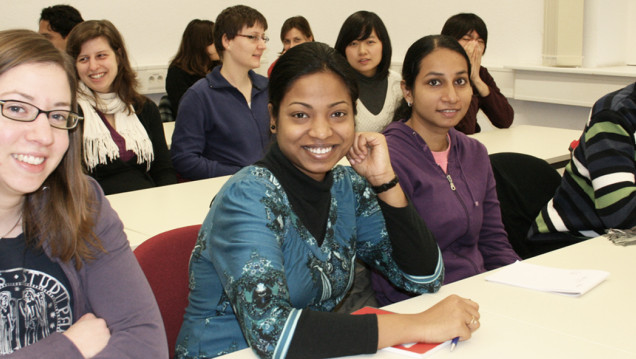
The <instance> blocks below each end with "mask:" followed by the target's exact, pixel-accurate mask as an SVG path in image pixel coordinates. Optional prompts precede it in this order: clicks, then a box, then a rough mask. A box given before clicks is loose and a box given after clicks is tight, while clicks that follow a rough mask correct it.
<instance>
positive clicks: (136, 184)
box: [66, 20, 177, 194]
mask: <svg viewBox="0 0 636 359" xmlns="http://www.w3.org/2000/svg"><path fill="white" fill-rule="evenodd" d="M66 51H67V52H68V53H69V54H70V55H71V57H72V58H73V59H74V60H75V69H76V71H77V76H78V77H79V79H80V83H79V97H78V103H79V105H80V107H81V111H82V113H81V115H82V116H83V117H84V124H83V132H84V164H85V165H86V168H87V169H88V173H89V174H90V175H91V176H93V177H95V179H96V180H97V182H99V184H100V185H101V186H102V188H103V189H104V193H106V194H113V193H120V192H127V191H133V190H138V189H144V188H150V187H155V186H163V185H167V184H173V183H176V182H177V177H176V174H175V172H174V169H173V168H172V163H171V161H170V152H168V145H167V144H166V138H165V135H164V132H163V124H162V122H161V117H160V116H159V110H158V109H157V106H156V105H155V103H154V102H152V101H151V100H150V99H148V98H146V97H145V96H143V95H140V94H139V93H138V92H137V90H136V87H137V80H136V78H135V73H134V71H133V70H132V67H131V66H130V62H129V61H128V55H127V53H126V48H125V46H124V40H123V38H122V37H121V34H120V33H119V31H117V29H116V28H115V26H114V25H113V24H112V23H111V22H110V21H108V20H99V21H98V20H91V21H84V22H83V23H81V24H78V25H76V26H75V28H73V31H71V33H70V34H69V35H68V39H67V43H66Z"/></svg>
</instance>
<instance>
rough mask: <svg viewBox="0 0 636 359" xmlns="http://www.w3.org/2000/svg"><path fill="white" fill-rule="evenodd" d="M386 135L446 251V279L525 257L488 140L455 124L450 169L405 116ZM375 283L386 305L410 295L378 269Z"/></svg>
mask: <svg viewBox="0 0 636 359" xmlns="http://www.w3.org/2000/svg"><path fill="white" fill-rule="evenodd" d="M384 135H385V136H386V140H387V143H388V146H389V154H390V155H391V164H392V166H393V169H394V170H395V172H396V173H397V175H398V177H399V178H400V185H401V186H402V188H403V190H404V193H406V195H407V196H409V198H410V199H411V201H412V202H413V205H414V206H415V208H416V209H417V211H418V213H419V214H420V216H422V218H423V219H424V222H425V223H426V225H427V226H428V228H429V229H430V230H431V231H432V232H433V234H434V235H435V238H436V239H437V244H438V245H439V247H440V249H441V251H442V257H443V259H444V266H445V268H446V277H445V279H444V284H446V283H451V282H454V281H457V280H459V279H463V278H466V277H470V276H473V275H475V274H479V273H482V272H485V271H487V270H491V269H494V268H498V267H501V266H504V265H506V264H510V263H513V262H514V261H516V260H519V259H520V258H519V256H518V255H517V254H516V253H515V251H514V250H513V249H512V246H511V245H510V243H509V242H508V237H507V235H506V231H505V230H504V226H503V223H502V222H501V211H500V209H499V200H498V199H497V192H496V190H495V179H494V177H493V174H492V168H491V167H490V159H489V157H488V152H487V151H486V148H485V147H484V145H482V144H481V143H480V142H479V141H477V140H474V139H471V138H469V137H467V136H466V135H464V134H463V133H461V132H459V131H457V130H455V129H451V130H450V131H449V135H450V139H451V149H450V151H449V154H448V168H447V174H445V173H444V171H443V170H442V169H441V167H439V166H438V165H437V164H436V163H435V160H434V159H433V154H432V153H431V150H430V149H429V148H428V145H427V144H426V142H424V139H422V137H420V135H418V134H417V133H416V132H415V131H414V130H413V129H412V128H410V127H409V126H407V125H406V124H405V123H404V122H402V121H400V122H393V123H391V124H389V126H387V128H386V129H385V130H384ZM447 175H448V176H447ZM451 181H452V184H451ZM451 187H454V188H455V189H454V190H453V189H451ZM373 289H374V290H375V292H376V296H377V298H378V302H379V304H381V305H386V304H390V303H394V302H397V301H400V300H404V299H406V298H409V297H410V295H408V294H406V293H404V292H402V291H400V290H398V289H397V288H395V287H393V285H391V284H390V283H389V282H388V281H387V280H386V279H384V277H382V276H381V275H379V274H377V273H373Z"/></svg>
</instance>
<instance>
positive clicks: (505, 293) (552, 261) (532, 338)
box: [223, 238, 636, 359]
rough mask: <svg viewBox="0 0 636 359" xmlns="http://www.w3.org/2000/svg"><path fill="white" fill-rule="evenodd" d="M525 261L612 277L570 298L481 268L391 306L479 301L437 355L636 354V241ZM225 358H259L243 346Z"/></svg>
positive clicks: (411, 309)
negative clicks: (466, 328)
mask: <svg viewBox="0 0 636 359" xmlns="http://www.w3.org/2000/svg"><path fill="white" fill-rule="evenodd" d="M528 262H531V263H536V264H542V265H549V266H554V267H559V268H570V269H601V270H606V271H609V272H610V276H609V278H608V279H607V280H606V281H605V282H603V283H601V284H600V285H599V286H598V287H596V288H594V289H592V290H591V291H590V292H588V293H586V294H585V295H583V296H581V297H567V296H562V295H558V294H552V293H545V292H539V291H533V290H529V289H523V288H517V287H512V286H507V285H503V284H498V283H491V282H487V281H485V280H484V277H485V276H486V275H488V274H487V273H484V274H480V275H478V276H474V277H471V278H467V279H464V280H462V281H458V282H455V283H451V284H448V285H445V286H443V287H442V289H441V290H440V291H439V292H438V293H434V294H425V295H422V296H419V297H416V298H412V299H409V300H406V301H403V302H400V303H396V304H393V305H390V306H387V307H386V309H387V310H391V311H394V312H400V313H416V312H419V311H422V310H425V309H426V308H428V307H430V306H432V305H433V304H435V303H437V302H438V301H440V300H441V299H443V298H444V297H446V296H448V295H450V294H458V295H461V296H463V297H466V298H471V299H472V300H474V301H476V302H477V303H479V305H480V313H481V320H480V322H481V328H480V329H479V330H477V331H476V332H475V333H474V334H473V337H472V338H471V339H470V340H468V341H465V342H460V343H459V345H458V347H457V348H456V349H455V351H453V352H452V353H451V352H450V351H449V350H442V351H440V352H438V353H436V354H435V355H434V356H433V358H452V359H462V358H488V359H492V358H495V359H499V358H528V359H530V358H577V359H587V358H590V359H592V358H594V359H597V358H604V359H609V358H636V340H634V335H635V334H636V329H635V328H634V323H636V310H635V309H634V303H636V286H635V285H634V284H635V283H636V279H635V278H634V272H636V246H632V247H619V246H616V245H614V244H612V243H611V242H609V241H608V240H607V239H605V238H595V239H591V240H589V241H586V242H582V243H579V244H576V245H573V246H570V247H566V248H563V249H560V250H557V251H554V252H550V253H546V254H544V255H542V256H538V257H535V258H531V259H529V260H528ZM367 357H369V358H405V357H404V356H402V355H399V354H393V353H387V352H384V351H379V352H378V353H377V354H375V355H361V356H356V357H355V358H367ZM223 358H228V359H230V358H256V356H255V355H254V353H253V352H252V351H251V350H250V349H244V350H241V351H238V352H235V353H232V354H229V355H227V356H224V357H223Z"/></svg>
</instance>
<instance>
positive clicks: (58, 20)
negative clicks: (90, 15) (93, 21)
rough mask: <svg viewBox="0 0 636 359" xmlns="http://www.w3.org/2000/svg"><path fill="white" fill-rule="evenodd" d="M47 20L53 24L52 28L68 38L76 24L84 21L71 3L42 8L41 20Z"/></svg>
mask: <svg viewBox="0 0 636 359" xmlns="http://www.w3.org/2000/svg"><path fill="white" fill-rule="evenodd" d="M42 20H46V21H48V22H49V24H50V25H51V30H53V31H55V32H57V33H59V34H60V35H61V36H62V38H66V36H68V34H69V33H70V32H71V30H73V28H74V27H75V25H77V24H79V23H80V22H82V21H84V19H82V15H81V14H80V13H79V11H77V9H76V8H74V7H72V6H69V5H54V6H50V7H47V8H44V9H42V12H41V13H40V21H42Z"/></svg>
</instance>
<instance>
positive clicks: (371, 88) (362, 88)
mask: <svg viewBox="0 0 636 359" xmlns="http://www.w3.org/2000/svg"><path fill="white" fill-rule="evenodd" d="M356 80H357V81H358V91H359V93H360V95H359V96H360V101H361V102H362V104H363V105H364V107H366V108H367V110H369V112H371V113H372V114H374V115H377V114H379V113H380V111H382V108H383V107H384V101H385V100H386V92H387V89H388V87H389V77H388V76H384V78H382V79H379V78H377V77H376V76H373V77H366V76H364V75H363V74H361V73H359V72H357V71H356Z"/></svg>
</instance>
